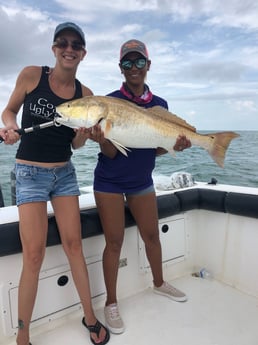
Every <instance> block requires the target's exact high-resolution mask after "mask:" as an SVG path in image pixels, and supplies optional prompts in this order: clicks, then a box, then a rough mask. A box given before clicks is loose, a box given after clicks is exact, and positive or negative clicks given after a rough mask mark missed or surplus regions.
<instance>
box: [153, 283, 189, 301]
mask: <svg viewBox="0 0 258 345" xmlns="http://www.w3.org/2000/svg"><path fill="white" fill-rule="evenodd" d="M153 291H154V292H155V293H157V294H159V295H163V296H166V297H169V298H171V299H173V300H174V301H177V302H185V301H187V296H186V295H185V294H184V293H183V292H182V291H180V290H178V289H176V288H175V287H174V286H172V285H170V284H169V283H168V282H163V284H162V285H161V286H159V287H157V286H154V288H153Z"/></svg>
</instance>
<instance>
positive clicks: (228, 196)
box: [0, 188, 258, 256]
mask: <svg viewBox="0 0 258 345" xmlns="http://www.w3.org/2000/svg"><path fill="white" fill-rule="evenodd" d="M157 203H158V213H159V219H162V218H165V217H169V216H173V215H176V214H179V213H181V212H186V211H189V210H195V209H204V210H210V211H215V212H223V213H230V214H234V215H239V216H244V217H252V218H258V195H253V194H242V193H235V192H225V191H218V190H211V189H205V188H193V189H185V190H182V191H177V192H174V193H170V194H165V195H159V196H158V197H157ZM48 224H49V228H48V237H47V246H54V245H58V244H60V243H61V240H60V236H59V232H58V228H57V224H56V221H55V217H54V216H51V217H49V221H48ZM81 224H82V238H87V237H92V236H97V235H101V234H103V231H102V227H101V223H100V219H99V215H98V212H97V209H96V208H91V209H87V210H82V211H81ZM133 225H135V221H134V218H133V217H132V215H131V213H130V211H129V209H128V207H127V205H125V226H126V227H130V226H133ZM21 251H22V247H21V241H20V237H19V223H18V222H14V223H8V224H1V225H0V256H6V255H11V254H16V253H20V252H21Z"/></svg>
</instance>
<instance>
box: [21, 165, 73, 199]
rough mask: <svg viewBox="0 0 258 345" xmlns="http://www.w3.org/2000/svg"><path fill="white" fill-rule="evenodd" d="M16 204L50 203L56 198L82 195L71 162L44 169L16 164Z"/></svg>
mask: <svg viewBox="0 0 258 345" xmlns="http://www.w3.org/2000/svg"><path fill="white" fill-rule="evenodd" d="M15 175H16V204H17V206H19V205H21V204H25V203H29V202H38V201H49V200H51V199H52V198H53V197H56V196H70V195H80V190H79V187H78V183H77V177H76V172H75V168H74V166H73V164H72V162H71V161H69V162H68V163H67V164H66V165H64V166H62V167H56V168H42V167H39V166H35V165H27V164H20V163H16V164H15Z"/></svg>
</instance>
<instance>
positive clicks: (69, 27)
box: [54, 22, 86, 46]
mask: <svg viewBox="0 0 258 345" xmlns="http://www.w3.org/2000/svg"><path fill="white" fill-rule="evenodd" d="M64 30H71V31H74V32H75V33H77V35H79V36H80V39H81V40H82V42H83V44H84V46H86V42H85V37H84V33H83V31H82V29H81V28H80V27H79V26H78V25H76V24H74V23H71V22H65V23H61V24H59V25H57V27H56V29H55V33H54V41H55V40H56V37H57V36H58V35H59V34H60V32H61V31H64Z"/></svg>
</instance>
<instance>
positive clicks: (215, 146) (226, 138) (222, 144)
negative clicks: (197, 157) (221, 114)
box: [205, 132, 240, 168]
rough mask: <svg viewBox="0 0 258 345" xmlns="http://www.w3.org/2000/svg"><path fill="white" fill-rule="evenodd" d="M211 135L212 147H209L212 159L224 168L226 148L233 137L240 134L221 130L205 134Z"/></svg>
mask: <svg viewBox="0 0 258 345" xmlns="http://www.w3.org/2000/svg"><path fill="white" fill-rule="evenodd" d="M205 135H207V136H209V137H210V138H211V139H212V141H211V145H210V147H209V148H208V149H207V151H208V152H209V154H210V156H211V157H212V159H213V160H214V161H215V162H216V163H217V164H218V165H219V166H220V167H221V168H224V160H225V155H226V150H227V148H228V146H229V144H230V142H231V140H232V139H234V138H237V137H239V136H240V135H239V134H238V133H235V132H221V133H210V134H205Z"/></svg>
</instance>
